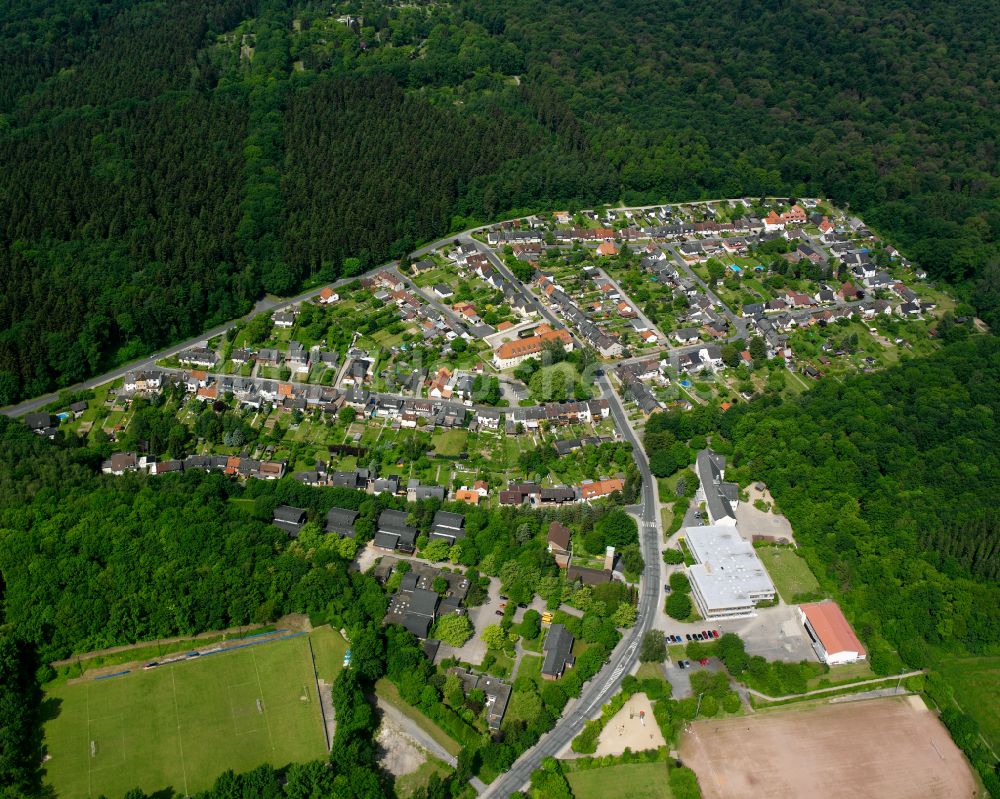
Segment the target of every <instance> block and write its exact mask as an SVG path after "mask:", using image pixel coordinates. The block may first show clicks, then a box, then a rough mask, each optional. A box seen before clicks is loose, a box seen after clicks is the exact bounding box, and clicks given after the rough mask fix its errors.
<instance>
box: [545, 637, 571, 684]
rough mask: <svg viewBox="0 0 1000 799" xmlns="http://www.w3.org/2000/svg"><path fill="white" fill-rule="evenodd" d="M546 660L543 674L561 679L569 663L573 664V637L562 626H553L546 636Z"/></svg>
mask: <svg viewBox="0 0 1000 799" xmlns="http://www.w3.org/2000/svg"><path fill="white" fill-rule="evenodd" d="M543 648H544V650H545V659H544V660H543V661H542V674H544V675H547V676H551V677H561V676H562V673H563V670H564V669H565V668H566V664H567V663H568V662H572V654H571V653H572V651H573V635H572V633H570V631H569V630H567V629H566V628H565V627H564V626H563V625H561V624H553V625H552V626H551V627H550V628H549V634H548V635H547V636H545V646H544V647H543Z"/></svg>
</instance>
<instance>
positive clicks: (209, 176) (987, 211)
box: [0, 0, 1000, 404]
mask: <svg viewBox="0 0 1000 799" xmlns="http://www.w3.org/2000/svg"><path fill="white" fill-rule="evenodd" d="M980 5H981V6H982V7H981V8H976V7H975V6H976V4H975V3H974V4H973V6H972V7H970V6H968V5H966V6H962V7H956V6H954V5H953V4H948V3H945V2H943V0H933V2H930V3H920V4H916V3H912V2H907V0H876V2H868V3H859V2H856V0H834V2H832V3H827V4H824V5H823V6H822V7H808V8H806V7H798V8H795V9H794V10H792V9H790V8H788V7H786V6H785V5H784V4H781V3H769V4H765V5H764V6H760V7H757V6H755V7H753V8H750V7H748V6H746V4H735V5H734V4H732V3H725V2H721V0H710V2H708V3H707V4H705V3H702V4H697V5H690V4H686V3H682V2H680V0H672V1H671V2H664V3H655V4H650V3H642V2H638V0H625V1H624V2H614V3H612V2H610V0H594V1H593V2H587V3H580V2H578V0H554V2H551V3H546V4H543V5H542V6H538V4H535V3H530V2H527V0H504V2H499V1H498V0H476V2H472V1H471V0H466V2H460V3H455V4H436V3H427V4H423V3H416V4H407V5H406V6H402V5H396V4H393V3H384V2H378V1H377V0H365V2H358V3H352V2H345V3H342V4H338V5H336V6H335V7H334V10H333V11H331V5H330V4H329V3H326V2H324V3H319V2H314V1H313V0H256V2H254V1H253V0H211V1H210V2H198V1H196V0H183V1H182V2H177V3H170V4H149V3H140V2H136V0H55V1H54V2H46V3H42V2H39V0H7V2H4V3H3V4H2V6H0V76H2V78H3V80H2V81H0V163H2V164H3V165H4V167H5V168H4V169H3V170H2V171H0V404H6V403H10V402H13V401H15V400H17V399H19V398H22V397H26V396H32V395H36V394H39V393H42V392H44V391H46V390H48V389H51V388H55V387H61V386H66V385H70V384H72V383H74V382H76V381H79V380H80V379H82V378H84V377H86V376H88V375H91V374H94V373H97V372H100V371H102V370H104V369H106V368H107V367H109V366H110V365H113V364H116V363H121V362H123V361H126V360H128V359H130V358H132V357H135V356H137V355H138V354H140V353H143V352H148V351H150V350H151V349H154V348H156V347H158V346H160V345H163V344H165V343H166V342H169V341H175V340H178V339H181V338H184V337H188V336H192V335H195V334H196V333H197V332H198V331H199V330H202V329H205V328H206V327H208V326H210V325H211V324H212V323H214V322H218V321H221V320H224V319H228V318H232V317H234V316H237V315H239V314H241V313H243V312H245V311H247V310H248V309H249V308H250V307H251V305H252V303H253V302H254V300H256V299H257V298H258V297H259V296H261V294H262V293H263V292H265V291H270V292H276V293H289V292H292V291H294V290H295V289H296V288H298V287H299V286H302V285H303V284H307V283H309V282H312V281H318V280H321V279H324V280H325V279H331V278H335V277H337V276H339V275H341V274H343V272H344V270H345V261H347V262H348V264H349V266H348V267H347V268H348V269H351V268H356V266H355V264H357V263H358V262H357V261H355V260H354V259H355V258H358V259H360V264H361V265H362V266H370V265H373V264H377V263H378V262H380V261H381V260H383V259H385V258H387V257H398V256H400V255H402V254H404V253H405V252H406V251H407V250H408V249H410V248H411V247H412V246H413V245H415V244H416V243H418V242H419V241H422V240H429V239H432V238H434V237H436V236H438V235H442V234H446V233H447V232H449V231H450V230H454V229H460V228H463V227H465V226H467V225H469V224H472V223H474V222H476V221H485V220H489V219H492V218H496V217H498V216H503V215H505V214H507V213H509V212H510V211H511V210H512V209H529V208H543V207H552V206H554V205H555V204H560V205H567V206H570V207H574V206H581V205H587V204H593V203H601V202H616V201H619V200H625V201H627V202H641V201H653V200H683V199H697V198H704V197H717V196H739V195H751V196H757V195H762V194H780V195H801V194H825V195H829V196H831V197H832V198H833V199H834V201H835V202H838V203H842V204H844V205H849V207H850V208H851V209H853V210H857V211H859V212H861V213H863V214H864V215H865V218H866V219H867V220H868V221H869V222H870V223H871V224H873V225H874V226H876V228H877V229H878V230H880V231H881V232H882V233H883V234H884V235H886V236H888V237H889V239H890V240H891V241H893V243H895V244H897V246H900V247H902V248H903V250H904V252H905V254H906V255H908V256H909V257H911V258H912V259H913V260H915V261H917V262H918V263H920V264H921V265H923V266H924V267H926V268H927V269H928V271H929V272H930V273H931V275H932V276H934V277H938V278H943V279H946V280H948V281H951V282H953V283H954V284H956V285H958V286H959V287H960V288H961V290H962V291H963V292H964V293H965V295H966V297H967V299H968V300H969V301H970V302H971V303H972V304H973V305H974V306H975V307H976V308H977V310H978V313H979V314H980V315H981V316H982V317H983V318H984V319H986V320H987V321H988V322H990V323H992V324H996V323H1000V313H998V308H1000V305H998V303H1000V263H998V256H997V231H998V228H1000V210H998V204H997V186H998V181H997V153H996V141H997V140H998V133H1000V128H998V125H1000V122H998V115H997V113H996V105H995V102H994V99H993V97H994V93H995V87H996V84H997V77H998V75H997V72H998V69H1000V67H998V64H1000V53H998V49H997V48H998V42H997V36H996V29H995V26H989V25H982V24H981V22H980V20H981V19H988V18H990V15H991V13H992V9H991V8H990V7H989V6H988V5H987V4H985V3H982V2H980ZM345 12H346V13H350V14H357V15H360V20H355V21H354V22H353V23H352V24H351V25H350V26H349V25H347V24H343V23H342V22H338V19H337V18H338V16H339V15H342V14H344V13H345ZM708 20H710V24H706V21H708Z"/></svg>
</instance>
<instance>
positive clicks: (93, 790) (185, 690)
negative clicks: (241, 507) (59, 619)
mask: <svg viewBox="0 0 1000 799" xmlns="http://www.w3.org/2000/svg"><path fill="white" fill-rule="evenodd" d="M315 634H316V633H314V635H315ZM325 634H326V635H331V636H332V635H335V634H334V633H332V631H330V630H329V629H327V630H326V631H325ZM338 637H339V636H338ZM337 666H339V664H337ZM327 668H328V669H329V668H330V664H327ZM46 698H47V699H50V700H55V703H56V705H57V708H58V709H57V711H56V712H57V715H56V716H55V718H53V719H52V720H51V721H49V722H47V723H46V725H45V745H46V749H47V752H48V754H49V759H48V760H47V762H46V763H45V769H46V781H47V782H48V783H49V784H50V785H51V786H52V787H53V788H55V790H56V792H57V794H58V795H59V796H60V797H67V798H69V799H72V798H73V797H96V796H100V795H101V794H105V795H107V796H109V797H117V796H121V795H122V794H124V793H125V792H126V791H128V790H129V789H130V788H134V787H140V788H142V789H143V790H144V791H146V793H153V792H155V791H159V790H162V789H164V788H167V787H170V788H172V789H173V790H174V791H175V792H177V793H178V794H180V795H185V794H191V793H194V792H195V791H199V790H202V789H205V788H208V787H210V786H211V785H212V783H213V782H214V780H215V778H216V777H217V776H218V775H219V774H220V773H221V772H222V771H224V770H226V769H233V770H234V771H237V772H240V771H247V770H249V769H252V768H254V767H256V766H258V765H260V764H261V763H265V762H267V763H271V764H273V765H275V766H282V765H285V764H288V763H291V762H296V761H306V760H312V759H316V758H321V757H324V756H325V755H326V739H325V737H324V733H323V725H322V720H321V713H320V706H319V698H318V697H317V696H316V682H315V679H314V676H313V667H312V660H311V657H310V653H309V639H308V637H307V636H304V635H303V636H299V637H297V638H287V639H284V640H277V641H269V642H264V643H261V644H258V645H255V646H250V647H246V648H243V649H237V650H234V651H231V652H222V653H219V654H214V655H209V656H203V657H200V658H196V659H192V660H186V661H181V662H179V663H174V664H170V665H161V666H158V667H157V668H155V669H151V670H149V671H143V670H138V671H131V672H130V673H128V674H125V675H123V676H120V677H112V678H110V679H106V680H84V681H81V682H77V683H74V684H68V683H62V684H58V685H56V686H54V687H53V688H52V690H51V691H49V692H48V693H47V697H46Z"/></svg>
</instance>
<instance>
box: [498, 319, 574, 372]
mask: <svg viewBox="0 0 1000 799" xmlns="http://www.w3.org/2000/svg"><path fill="white" fill-rule="evenodd" d="M543 327H544V328H545V329H544V330H543V329H542V328H543ZM538 329H539V331H540V332H539V333H538V334H536V335H534V336H529V337H528V338H522V339H516V340H514V341H505V342H504V343H503V344H501V345H500V346H499V347H497V349H496V350H495V351H494V354H493V363H494V365H495V366H496V367H497V368H498V369H512V368H514V367H515V366H517V365H518V364H520V363H522V362H523V361H525V360H527V359H528V358H535V357H538V356H539V355H541V353H542V351H543V350H544V348H545V346H546V345H547V344H548V343H549V342H552V341H558V342H560V343H561V344H562V346H563V349H564V350H565V351H566V352H570V351H571V350H572V349H573V339H572V337H571V336H570V334H569V331H568V330H566V329H565V328H560V329H559V330H552V329H550V328H548V327H547V326H544V325H542V326H539V328H538Z"/></svg>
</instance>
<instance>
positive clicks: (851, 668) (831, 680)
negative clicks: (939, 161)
mask: <svg viewBox="0 0 1000 799" xmlns="http://www.w3.org/2000/svg"><path fill="white" fill-rule="evenodd" d="M876 676H877V675H876V674H875V672H873V671H872V668H871V666H869V665H868V661H867V660H861V661H858V662H857V663H844V664H843V665H841V666H831V667H830V671H829V672H828V673H826V674H820V675H818V676H816V677H812V678H810V679H809V680H808V681H807V682H806V688H807V689H808V690H810V691H812V690H813V689H815V688H826V687H828V686H835V685H842V684H845V683H851V682H859V681H861V680H873V679H875V677H876Z"/></svg>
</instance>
